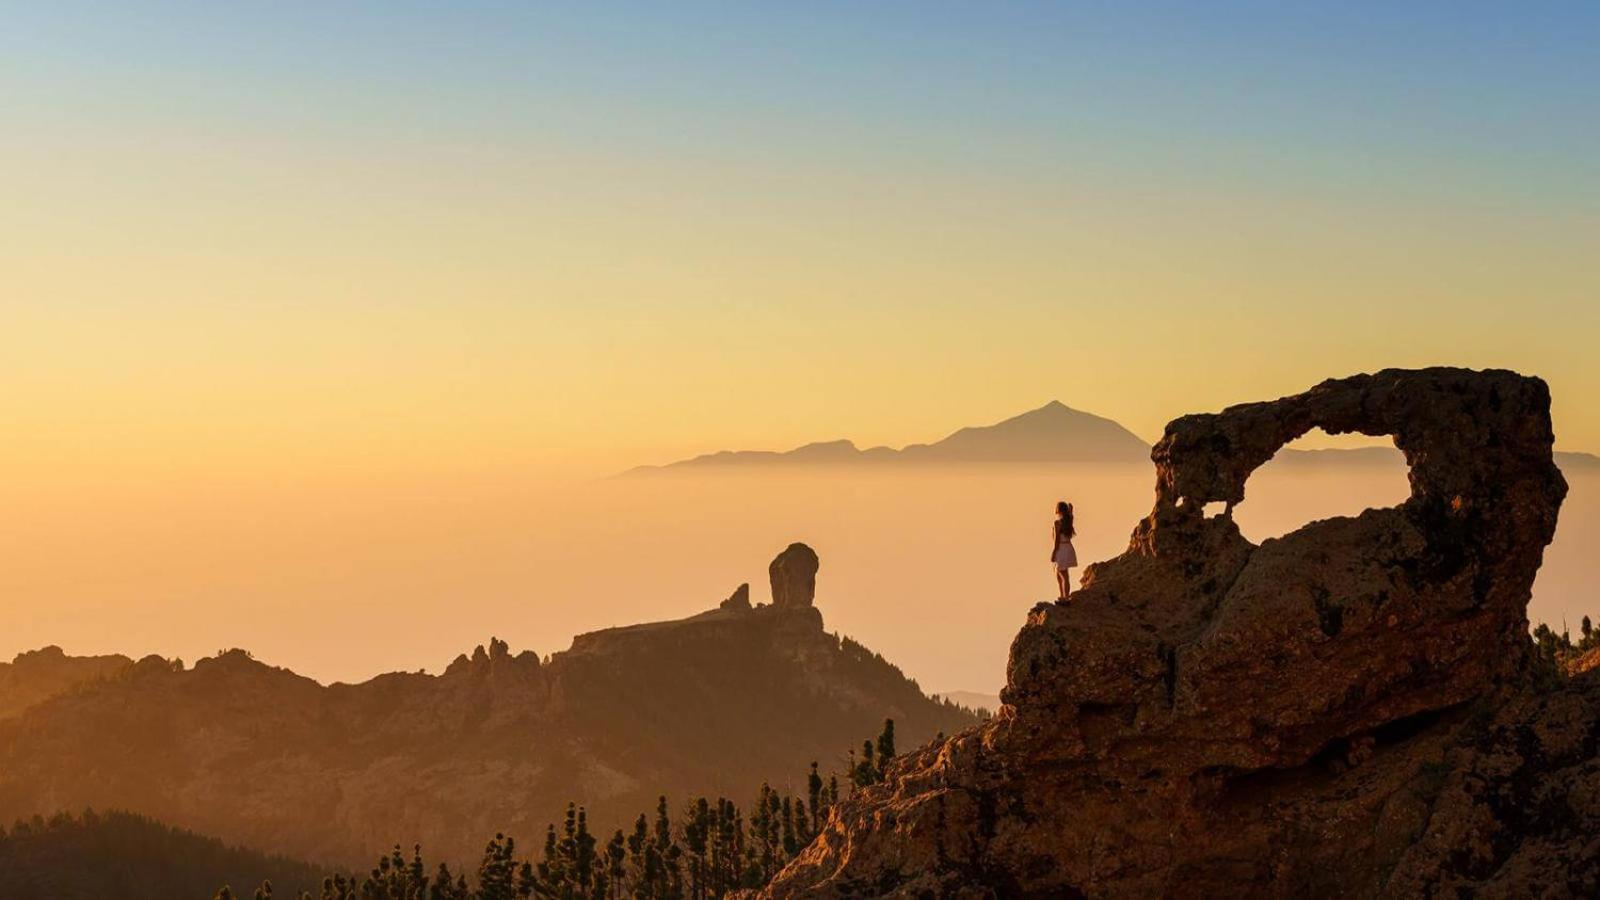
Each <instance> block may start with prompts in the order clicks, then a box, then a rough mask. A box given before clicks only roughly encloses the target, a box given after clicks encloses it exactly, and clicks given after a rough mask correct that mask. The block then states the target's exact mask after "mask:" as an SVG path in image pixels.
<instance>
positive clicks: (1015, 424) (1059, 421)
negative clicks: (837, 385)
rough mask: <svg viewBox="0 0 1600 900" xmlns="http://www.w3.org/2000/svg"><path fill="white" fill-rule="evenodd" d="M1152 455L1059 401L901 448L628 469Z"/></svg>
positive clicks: (715, 456)
mask: <svg viewBox="0 0 1600 900" xmlns="http://www.w3.org/2000/svg"><path fill="white" fill-rule="evenodd" d="M1149 459H1150V445H1149V444H1146V443H1145V442H1144V441H1143V440H1142V439H1140V438H1139V437H1138V435H1135V434H1134V433H1133V432H1131V431H1129V430H1128V429H1126V428H1124V427H1122V425H1120V424H1118V423H1117V422H1115V421H1113V420H1111V419H1107V418H1104V417H1102V416H1097V415H1094V414H1093V413H1087V412H1084V411H1082V410H1078V409H1073V408H1072V407H1070V406H1068V405H1067V404H1065V403H1062V402H1061V401H1060V400H1051V401H1049V402H1047V403H1045V404H1044V405H1043V406H1040V407H1037V408H1035V409H1030V410H1028V411H1027V412H1023V413H1019V414H1017V415H1015V416H1012V417H1010V418H1008V419H1003V420H1001V421H999V422H996V423H994V424H992V425H970V426H967V427H965V428H960V429H957V430H956V431H954V432H951V433H950V434H949V435H948V436H946V437H945V438H943V439H942V440H939V441H935V442H933V443H931V444H909V445H907V446H905V447H902V448H900V449H898V450H896V449H894V448H891V447H870V448H868V449H866V450H862V449H861V448H859V447H857V446H856V444H855V443H854V442H853V441H850V440H845V439H839V440H832V441H819V442H815V443H810V444H805V445H803V446H800V447H797V448H795V449H793V450H788V451H781V452H780V451H773V450H722V451H719V452H716V453H708V454H705V455H702V456H697V457H694V458H693V459H686V460H681V461H679V462H675V463H670V464H668V465H665V466H641V467H640V468H638V469H634V470H632V471H633V472H650V471H661V470H664V469H667V470H678V469H684V468H696V469H701V468H704V469H711V468H719V469H720V468H727V467H735V466H783V465H807V464H810V465H817V464H828V465H838V464H846V465H884V464H891V463H950V464H974V463H1067V462H1132V463H1145V462H1148V461H1149Z"/></svg>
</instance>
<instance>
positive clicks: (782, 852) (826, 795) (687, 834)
mask: <svg viewBox="0 0 1600 900" xmlns="http://www.w3.org/2000/svg"><path fill="white" fill-rule="evenodd" d="M894 757H895V739H894V720H892V719H886V720H885V721H884V723H883V731H882V733H880V734H879V735H878V738H877V740H875V741H873V740H868V741H863V742H862V745H861V751H860V752H859V753H857V752H855V751H853V750H852V751H851V753H850V756H849V763H848V765H847V768H846V772H845V776H844V783H845V784H844V787H843V790H844V791H845V792H846V793H845V796H848V793H850V792H853V791H855V790H857V789H859V788H862V787H866V786H867V785H870V784H875V783H877V782H879V781H881V780H882V779H883V777H884V773H885V771H886V770H887V768H888V764H889V762H890V761H891V760H892V759H894ZM805 784H806V787H805V792H804V793H803V794H801V793H792V794H786V793H784V792H782V791H779V790H775V789H773V788H772V787H771V786H770V785H762V786H761V790H760V792H759V793H758V794H757V795H756V798H755V800H754V801H753V802H752V803H751V804H750V806H749V807H747V808H741V807H740V806H739V805H738V804H736V803H735V802H734V801H732V800H729V799H727V798H724V797H718V798H717V799H716V800H708V799H707V798H705V797H700V798H698V799H696V800H694V801H693V802H690V803H688V804H687V805H685V806H684V807H683V808H682V809H681V810H679V812H678V814H677V816H676V817H674V816H673V815H672V814H671V807H670V804H669V803H668V802H667V798H666V797H662V798H660V800H659V801H658V802H657V804H656V808H655V810H654V813H653V814H651V813H640V814H639V817H638V818H637V819H636V820H635V821H634V823H633V828H632V829H631V830H629V831H624V830H622V829H618V830H617V831H615V832H614V833H613V834H612V835H611V836H610V838H608V839H605V840H604V841H602V839H601V837H600V835H597V834H595V833H594V832H591V831H590V830H589V822H588V816H587V815H586V814H585V812H584V810H583V808H582V807H579V806H577V805H576V804H570V803H569V804H568V805H567V814H566V818H565V820H564V821H563V822H562V824H561V825H560V827H557V826H556V825H554V824H552V825H551V826H550V827H549V829H548V830H547V831H546V833H545V837H544V847H543V850H542V851H541V852H540V853H539V854H538V855H537V856H536V857H530V858H526V859H522V858H519V857H518V846H517V844H516V842H515V841H514V840H513V839H512V838H511V837H509V836H507V835H503V834H497V835H495V837H494V839H493V840H491V841H490V842H489V844H488V846H486V847H485V848H484V851H483V858H482V860H481V862H480V863H479V864H478V869H477V871H476V872H475V873H473V875H474V879H473V880H472V881H471V882H469V881H468V878H467V874H466V873H464V872H459V873H458V872H453V871H451V869H450V867H449V866H448V865H446V864H444V863H440V864H439V866H438V867H437V868H434V869H430V867H429V866H428V864H427V863H426V862H425V861H424V860H423V856H422V848H421V847H413V848H412V852H411V854H410V856H409V857H407V856H406V854H404V853H403V852H402V851H401V849H400V848H399V847H395V848H394V850H393V851H392V852H391V853H389V854H388V855H386V856H384V857H382V858H380V859H379V860H378V864H377V865H376V866H374V867H373V869H372V871H371V872H369V873H368V874H367V875H366V876H364V877H361V878H351V877H346V876H344V875H342V874H341V875H330V876H327V877H325V878H324V879H323V880H322V890H321V893H320V895H317V896H316V897H315V898H313V895H312V894H311V893H309V892H302V893H301V894H300V895H299V896H300V900H522V898H539V900H618V898H640V900H709V898H718V897H724V896H726V895H727V894H729V893H730V892H732V891H735V890H738V889H744V888H759V887H762V886H764V885H766V884H767V883H768V882H769V881H771V880H772V878H773V877H774V876H776V875H777V874H778V872H779V871H781V870H782V869H783V867H784V866H786V865H788V863H789V861H790V860H792V859H794V858H795V857H796V856H797V855H798V854H799V853H800V851H801V849H802V848H804V847H805V846H806V845H807V844H809V843H811V840H812V839H813V838H815V837H816V836H817V834H818V832H820V831H821V830H822V826H823V823H825V822H826V821H827V818H828V813H829V811H830V810H831V809H832V808H833V806H834V804H836V803H838V802H839V799H840V797H841V785H840V778H839V776H838V775H837V774H835V775H830V776H829V777H828V778H827V779H826V780H824V779H823V777H822V774H821V773H820V772H819V771H818V767H817V764H816V763H814V762H813V763H812V764H811V768H810V771H809V772H808V773H807V774H806V779H805ZM253 896H254V897H255V900H271V898H272V884H271V883H270V882H268V883H264V884H262V885H261V886H260V887H258V888H256V890H255V892H254V895H253ZM235 898H236V895H235V894H234V893H233V891H232V890H231V889H230V888H227V887H224V888H222V889H221V890H219V891H218V892H217V893H216V897H215V900H235ZM238 900H243V898H242V897H240V898H238Z"/></svg>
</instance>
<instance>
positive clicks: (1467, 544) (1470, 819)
mask: <svg viewBox="0 0 1600 900" xmlns="http://www.w3.org/2000/svg"><path fill="white" fill-rule="evenodd" d="M1313 427H1321V428H1323V429H1324V430H1326V431H1328V432H1330V433H1347V432H1359V433H1362V434H1367V435H1390V436H1392V437H1393V438H1394V441H1395V444H1396V445H1397V446H1398V447H1399V449H1400V450H1401V451H1402V452H1403V453H1404V455H1405V458H1406V461H1407V463H1408V464H1409V466H1410V482H1411V496H1410V497H1409V499H1407V500H1406V501H1405V502H1404V503H1402V504H1401V505H1400V506H1398V507H1395V508H1391V509H1381V510H1368V511H1366V512H1365V513H1362V514H1361V515H1360V516H1357V517H1354V518H1338V519H1330V520H1326V521H1321V522H1314V523H1312V524H1310V525H1307V526H1305V527H1304V528H1301V529H1300V530H1298V531H1296V532H1293V533H1291V534H1289V535H1286V536H1284V537H1283V538H1280V539H1276V540H1269V541H1266V542H1264V543H1263V544H1261V545H1260V546H1255V545H1252V544H1251V543H1250V542H1248V541H1246V540H1245V539H1244V538H1243V537H1242V536H1240V534H1239V531H1238V529H1237V528H1236V527H1235V525H1234V523H1233V521H1232V516H1231V513H1232V508H1233V507H1234V506H1235V505H1237V504H1239V503H1241V502H1243V501H1244V500H1245V487H1246V481H1247V479H1248V478H1249V476H1250V474H1251V472H1252V471H1254V470H1255V469H1256V467H1258V466H1260V465H1261V464H1263V463H1264V462H1266V461H1267V460H1268V459H1270V458H1271V457H1272V456H1273V454H1274V453H1275V452H1276V451H1277V450H1278V449H1279V448H1280V447H1282V446H1283V445H1284V444H1285V443H1287V442H1288V441H1290V440H1293V439H1294V438H1295V437H1298V436H1299V435H1301V434H1304V433H1305V432H1306V431H1307V430H1309V429H1311V428H1313ZM1551 444H1552V433H1551V425H1550V418H1549V395H1548V391H1547V388H1546V387H1545V385H1544V383H1543V382H1542V381H1539V380H1538V379H1534V378H1527V377H1523V376H1520V375H1517V374H1515V373H1511V372H1503V371H1490V372H1472V371H1467V370H1459V369H1427V370H1420V371H1400V370H1388V371H1383V372H1379V373H1377V374H1374V375H1362V376H1355V377H1352V378H1346V379H1340V380H1332V381H1327V382H1324V383H1323V384H1320V385H1318V386H1317V387H1315V388H1313V389H1311V390H1310V391H1307V392H1306V393H1303V394H1299V395H1295V396H1291V397H1285V398H1283V399H1281V400H1277V401H1273V402H1267V403H1253V404H1246V405H1243V406H1237V407H1232V408H1230V409H1228V410H1225V411H1223V412H1222V413H1219V414H1214V415H1195V416H1185V417H1183V418H1180V419H1178V420H1176V421H1174V422H1172V423H1171V424H1169V425H1168V426H1167V429H1166V433H1165V436H1164V437H1163V438H1162V440H1161V442H1160V443H1159V444H1157V445H1156V447H1155V449H1154V451H1153V453H1152V458H1153V459H1154V462H1155V467H1156V503H1155V508H1154V509H1153V510H1152V512H1151V514H1150V515H1149V517H1148V518H1146V519H1144V520H1143V521H1141V522H1139V523H1138V525H1137V526H1136V527H1135V529H1134V531H1133V534H1132V537H1131V539H1130V542H1129V546H1128V549H1127V551H1126V552H1125V553H1123V554H1122V555H1121V556H1118V557H1117V558H1115V559H1112V560H1109V561H1107V562H1104V563H1100V564H1097V565H1092V566H1090V567H1088V569H1087V570H1086V572H1085V575H1084V586H1083V589H1082V590H1081V591H1080V592H1079V593H1078V594H1076V595H1075V596H1074V599H1073V600H1072V602H1071V603H1070V604H1068V605H1065V606H1057V605H1040V606H1039V607H1037V608H1035V609H1034V610H1033V612H1032V613H1031V614H1030V615H1029V616H1028V620H1027V624H1026V625H1025V626H1024V627H1023V629H1022V631H1021V632H1020V633H1019V634H1018V636H1017V638H1016V640H1015V641H1014V643H1013V645H1012V649H1011V654H1010V660H1009V663H1008V667H1007V686H1006V688H1005V690H1004V692H1003V693H1002V699H1003V700H1004V701H1005V704H1006V705H1005V706H1003V707H1002V708H1001V710H1000V712H999V714H997V715H996V716H995V717H994V718H993V719H991V720H989V721H988V722H985V723H984V724H982V725H980V726H978V727H976V728H974V729H972V730H969V731H966V732H964V733H962V734H959V735H956V736H955V737H953V738H950V739H948V740H946V741H944V742H942V743H937V744H934V745H932V746H929V747H926V748H924V749H922V750H920V751H918V752H916V753H914V754H911V755H909V756H907V757H905V758H903V759H902V760H900V762H899V763H898V764H897V765H896V766H895V767H894V768H893V770H892V771H891V772H890V773H889V778H888V779H887V780H886V782H885V783H883V784H880V785H876V786H874V787H871V788H868V789H867V790H865V791H863V792H861V793H858V794H857V795H856V796H855V797H853V798H852V799H850V800H849V801H847V802H845V803H844V804H842V805H841V807H839V808H838V809H836V810H835V812H834V814H833V816H832V818H831V819H830V821H829V823H828V825H827V827H826V828H825V829H824V832H823V834H822V835H821V836H820V837H819V838H818V839H817V840H816V841H815V842H814V843H813V844H812V845H811V846H810V847H809V848H807V850H805V851H804V852H803V853H802V855H801V856H800V857H799V858H798V859H797V860H796V861H795V862H794V863H793V864H791V865H790V867H789V868H788V869H786V870H785V872H784V873H783V874H782V875H780V876H779V878H778V879H777V880H776V881H775V882H774V883H773V884H772V885H771V886H770V888H769V889H768V891H767V892H766V896H770V897H775V898H789V897H846V896H917V897H1013V896H1037V897H1082V896H1093V897H1149V896H1168V897H1215V896H1263V897H1282V896H1289V895H1306V896H1372V897H1412V896H1438V895H1450V896H1456V895H1465V894H1476V895H1479V896H1508V897H1509V896H1531V895H1543V896H1553V897H1560V896H1595V895H1596V894H1597V893H1600V837H1597V835H1600V760H1597V757H1596V753H1597V749H1600V676H1597V675H1596V674H1595V673H1593V672H1591V673H1588V674H1586V675H1580V676H1576V677H1574V678H1573V679H1571V680H1569V681H1566V682H1564V683H1562V684H1560V685H1559V686H1557V687H1555V688H1553V689H1550V688H1541V687H1540V686H1538V685H1537V684H1536V681H1537V679H1535V678H1533V677H1532V675H1531V672H1530V666H1529V659H1530V654H1529V652H1528V651H1529V647H1530V641H1529V638H1528V634H1527V621H1526V612H1525V610H1526V604H1527V601H1528V597H1529V593H1530V588H1531V585H1532V582H1533V578H1534V575H1535V573H1536V572H1537V570H1538V567H1539V564H1540V561H1541V556H1542V553H1543V549H1544V547H1545V546H1546V544H1548V542H1549V540H1550V538H1551V535H1552V534H1553V532H1554V530H1555V525H1556V516H1557V512H1558V510H1559V508H1560V504H1561V501H1562V499H1563V497H1564V495H1565V491H1566V485H1565V482H1564V481H1563V479H1562V477H1561V474H1560V472H1559V470H1558V469H1557V468H1556V466H1555V464H1554V462H1553V461H1552V457H1551Z"/></svg>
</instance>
